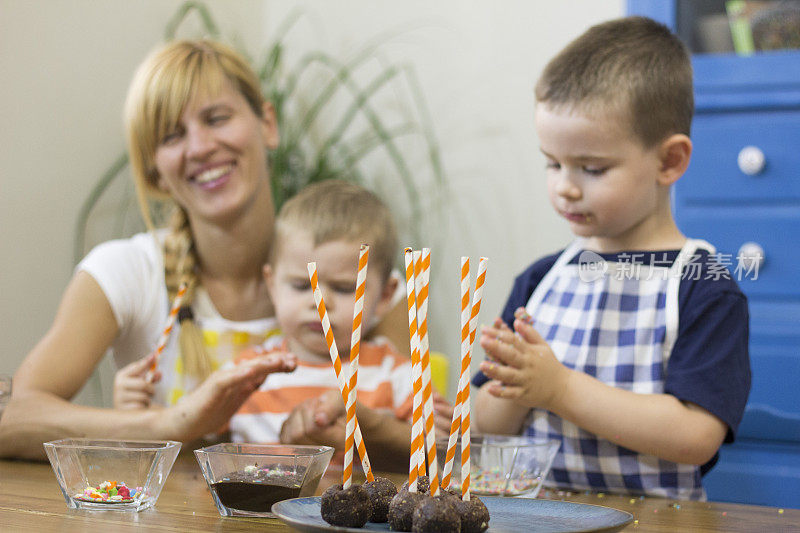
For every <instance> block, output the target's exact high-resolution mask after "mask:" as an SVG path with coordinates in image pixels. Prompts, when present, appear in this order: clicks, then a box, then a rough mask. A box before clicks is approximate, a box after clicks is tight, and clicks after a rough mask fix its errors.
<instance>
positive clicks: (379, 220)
mask: <svg viewBox="0 0 800 533" xmlns="http://www.w3.org/2000/svg"><path fill="white" fill-rule="evenodd" d="M292 230H295V231H296V230H303V231H307V232H308V233H309V234H310V235H311V241H312V243H313V245H314V246H319V245H320V244H324V243H326V242H330V241H335V240H346V241H352V242H358V243H360V244H368V245H369V263H370V270H371V269H373V268H376V269H378V272H380V273H381V277H382V279H383V281H386V280H388V279H389V275H390V274H391V272H392V267H393V264H394V258H395V254H396V253H397V230H396V229H395V226H394V221H393V220H392V214H391V212H390V211H389V208H388V207H387V206H386V204H384V203H383V201H382V200H381V199H380V198H378V196H377V195H375V194H374V193H373V192H371V191H368V190H367V189H365V188H364V187H361V186H360V185H356V184H354V183H350V182H346V181H341V180H324V181H320V182H318V183H314V184H312V185H309V186H307V187H305V188H303V189H302V190H301V191H300V192H299V193H297V194H296V195H295V196H293V197H292V198H291V199H289V200H288V201H287V202H286V203H285V204H284V205H283V207H282V208H281V211H280V213H278V217H277V219H276V220H275V237H274V239H273V241H272V250H271V252H270V259H269V261H270V263H271V264H274V263H275V260H276V259H277V257H278V256H279V254H280V252H281V247H282V245H283V243H284V242H285V241H286V239H287V238H291V237H290V232H291V231H292Z"/></svg>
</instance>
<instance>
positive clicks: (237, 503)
mask: <svg viewBox="0 0 800 533" xmlns="http://www.w3.org/2000/svg"><path fill="white" fill-rule="evenodd" d="M333 451H334V450H333V448H331V447H330V446H295V445H285V444H236V443H222V444H215V445H213V446H208V447H205V448H201V449H199V450H195V451H194V454H195V457H196V458H197V462H198V463H199V464H200V468H201V470H202V471H203V477H204V478H205V480H206V483H208V488H209V490H210V491H211V497H212V498H213V499H214V504H215V505H216V506H217V510H219V514H220V515H222V516H250V517H253V516H257V517H273V514H272V513H271V511H270V509H271V508H272V504H274V503H276V502H279V501H282V500H288V499H291V498H299V497H302V496H312V495H313V494H314V492H315V491H316V490H317V485H319V481H320V479H321V478H322V476H323V474H324V473H325V470H326V469H327V468H328V464H329V463H330V461H331V457H332V456H333Z"/></svg>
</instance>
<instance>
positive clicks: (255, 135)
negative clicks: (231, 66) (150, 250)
mask: <svg viewBox="0 0 800 533" xmlns="http://www.w3.org/2000/svg"><path fill="white" fill-rule="evenodd" d="M277 143H278V133H277V127H276V124H275V117H274V114H273V112H272V109H271V107H269V106H265V110H264V115H263V116H261V117H259V116H258V115H256V114H255V113H254V112H253V110H252V108H251V107H250V105H248V103H247V101H246V100H245V98H244V96H242V94H241V93H240V92H238V91H237V90H236V89H235V88H234V87H233V86H232V84H230V83H229V82H226V83H225V84H224V85H223V87H222V89H221V90H220V91H219V93H218V94H216V95H213V96H209V95H205V94H202V93H200V94H197V95H195V96H194V97H193V98H192V99H191V100H190V101H189V102H188V104H187V105H186V108H185V109H184V110H183V112H182V113H181V116H180V118H179V120H178V123H177V124H176V125H175V127H174V128H173V129H172V130H171V131H168V132H167V134H166V135H165V136H164V137H163V138H161V139H158V145H157V148H156V152H155V166H156V170H157V172H158V187H159V188H160V189H162V190H164V191H165V192H168V193H169V194H170V195H171V196H172V198H173V199H174V200H175V201H176V202H177V203H178V204H179V205H181V206H182V207H183V208H184V209H185V210H186V211H187V213H188V214H189V217H190V219H197V218H200V219H206V220H209V221H215V220H216V221H221V220H224V219H227V218H229V217H231V216H236V215H237V214H238V213H239V212H240V211H241V210H242V209H244V208H246V207H247V206H248V204H249V203H250V202H252V201H253V199H254V198H256V197H257V196H258V195H257V194H256V192H257V191H258V190H259V188H261V187H266V188H267V189H268V188H269V180H268V170H267V154H266V150H267V149H269V148H275V147H276V146H277Z"/></svg>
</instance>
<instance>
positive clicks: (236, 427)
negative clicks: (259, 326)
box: [230, 338, 413, 442]
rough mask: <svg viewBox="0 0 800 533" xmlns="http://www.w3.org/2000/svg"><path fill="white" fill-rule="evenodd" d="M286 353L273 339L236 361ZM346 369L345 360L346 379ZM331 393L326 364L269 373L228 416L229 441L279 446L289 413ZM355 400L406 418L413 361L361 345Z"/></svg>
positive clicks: (333, 384) (332, 380)
mask: <svg viewBox="0 0 800 533" xmlns="http://www.w3.org/2000/svg"><path fill="white" fill-rule="evenodd" d="M285 350H286V343H285V341H281V340H280V339H275V338H273V339H270V340H268V341H267V342H266V343H265V344H263V345H261V346H259V347H256V348H254V349H250V350H246V351H244V352H242V354H241V355H240V356H239V357H238V358H237V359H236V361H237V362H239V361H242V360H245V359H252V358H254V357H259V356H262V355H264V354H267V353H272V352H276V351H285ZM349 366H350V365H349V363H344V362H343V364H342V371H343V372H346V373H345V375H348V374H349ZM330 390H339V386H338V381H337V379H336V373H335V372H334V371H333V365H331V363H330V361H328V362H326V363H319V364H316V363H309V362H305V361H298V362H297V369H295V371H294V372H290V373H275V374H270V375H269V376H267V379H265V380H264V383H262V384H261V386H260V387H259V388H258V390H257V391H255V392H254V393H253V394H252V395H250V397H249V398H248V399H247V401H245V403H244V404H243V405H242V406H241V407H240V408H239V410H238V411H237V412H236V414H235V415H234V416H233V417H232V418H231V421H230V430H231V437H232V439H233V441H234V442H278V439H279V437H280V431H281V426H283V423H284V421H285V420H286V419H287V418H288V416H289V414H290V413H291V412H292V410H293V409H294V408H295V407H297V406H298V405H299V404H301V403H303V402H304V401H306V400H310V399H313V398H316V397H318V396H319V395H320V394H323V393H325V392H328V391H330ZM357 399H358V402H359V403H361V404H362V405H365V406H367V407H370V408H372V409H382V410H386V411H392V412H394V414H395V416H397V417H398V418H400V419H403V420H408V419H410V418H411V409H412V400H413V389H412V382H411V361H410V360H409V359H408V358H406V357H404V356H402V355H399V354H397V353H396V352H395V351H394V349H393V347H392V346H391V344H389V343H388V342H386V341H384V342H381V341H380V339H377V340H375V341H372V342H362V343H361V353H360V354H359V359H358V390H357Z"/></svg>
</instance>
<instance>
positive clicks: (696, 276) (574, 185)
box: [474, 17, 750, 499]
mask: <svg viewBox="0 0 800 533" xmlns="http://www.w3.org/2000/svg"><path fill="white" fill-rule="evenodd" d="M536 99H537V108H536V130H537V133H538V136H539V139H540V143H541V150H542V152H543V153H544V155H545V158H546V160H547V180H548V190H549V196H550V202H551V204H552V205H553V207H554V208H555V209H556V211H557V212H558V213H559V214H560V215H561V216H562V217H564V218H565V219H566V220H567V221H568V222H569V224H570V228H571V230H572V232H573V233H574V234H575V235H576V236H577V237H578V239H577V240H576V241H575V242H574V243H573V244H572V245H570V246H569V247H568V248H567V249H566V250H565V251H563V252H562V253H559V254H556V255H552V256H549V257H545V258H543V259H541V260H539V261H537V262H536V263H534V264H533V265H531V266H530V267H529V268H528V269H527V270H526V271H524V272H523V273H522V274H521V275H520V276H519V277H517V279H516V281H515V284H514V287H513V289H512V291H511V294H510V296H509V298H508V302H507V303H506V307H505V309H504V311H503V314H502V320H500V319H498V320H497V321H496V322H495V324H494V325H493V326H492V327H486V328H484V329H483V331H482V335H481V339H480V343H481V346H482V347H483V348H484V349H485V350H486V352H487V354H488V355H489V357H490V359H487V360H486V361H484V362H483V363H482V364H481V367H480V368H481V371H482V374H479V375H478V376H476V378H475V384H476V385H482V386H481V388H480V390H479V392H478V394H477V399H476V408H475V414H474V416H475V422H476V427H477V430H478V431H482V432H492V433H519V432H522V433H524V434H527V435H534V436H537V437H543V438H552V439H557V440H559V441H560V444H561V448H560V449H559V451H558V454H557V456H556V458H555V460H554V462H553V467H552V470H551V474H550V477H549V480H548V481H549V483H550V484H552V485H556V486H560V487H565V488H570V489H594V490H603V491H617V492H629V493H640V494H648V495H661V496H666V497H671V498H683V499H703V498H704V497H705V493H704V490H703V486H702V482H701V477H702V475H703V474H704V473H705V472H706V471H707V470H708V469H710V468H711V466H713V464H714V463H715V462H716V459H717V451H718V449H719V447H720V445H721V444H722V442H723V441H724V440H726V441H732V440H733V438H734V434H735V431H736V428H737V426H738V424H739V422H740V420H741V418H742V413H743V410H744V406H745V403H746V401H747V395H748V392H749V388H750V367H749V359H748V348H747V344H748V311H747V302H746V300H745V297H744V296H743V295H742V293H741V292H740V291H739V289H738V287H737V285H736V283H735V282H734V281H733V280H732V279H731V278H730V276H720V275H718V274H719V273H720V272H723V273H724V272H726V271H725V270H724V267H722V266H721V265H720V264H719V263H718V262H717V261H716V260H715V258H714V254H715V251H714V249H713V247H711V246H710V245H709V244H708V243H706V242H704V241H698V240H693V239H687V238H686V237H685V236H683V235H682V234H681V232H680V231H679V229H678V228H677V226H676V224H675V221H674V220H673V217H672V213H671V209H670V188H671V186H672V184H673V183H675V182H676V181H677V180H678V178H680V177H681V175H682V174H683V173H684V171H685V170H686V168H687V166H688V164H689V158H690V155H691V150H692V144H691V141H690V139H689V126H690V123H691V118H692V113H693V99H692V74H691V64H690V61H689V58H688V55H687V52H686V50H685V48H684V46H683V44H682V43H681V42H680V40H679V39H678V38H677V37H676V36H675V35H673V34H671V33H670V31H669V30H668V29H667V28H666V27H664V26H662V25H661V24H658V23H656V22H654V21H652V20H649V19H646V18H641V17H630V18H624V19H619V20H613V21H610V22H606V23H603V24H600V25H597V26H594V27H592V28H590V29H589V30H588V31H586V32H585V33H584V34H583V35H581V36H580V37H578V38H577V39H576V40H575V41H573V42H572V43H570V44H569V45H568V46H567V47H566V48H565V49H564V50H563V51H562V52H561V53H560V54H559V55H557V56H556V57H555V58H554V59H553V60H551V61H550V63H549V64H548V65H547V67H546V68H545V70H544V73H543V74H542V77H541V79H540V80H539V82H538V84H537V86H536ZM588 267H593V268H588ZM715 273H716V274H715ZM510 328H513V331H512V330H511V329H510ZM489 379H490V380H492V381H490V382H489V383H486V381H488V380H489Z"/></svg>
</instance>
